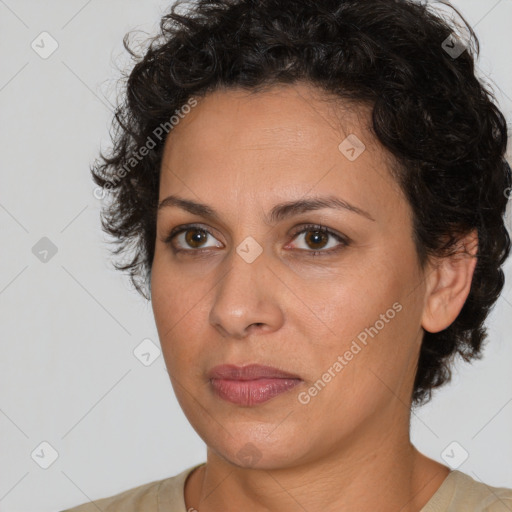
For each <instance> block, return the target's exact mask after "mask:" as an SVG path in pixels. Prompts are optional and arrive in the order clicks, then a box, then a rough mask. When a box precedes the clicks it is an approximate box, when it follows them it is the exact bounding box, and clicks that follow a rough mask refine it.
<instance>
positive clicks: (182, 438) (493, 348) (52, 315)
mask: <svg viewBox="0 0 512 512" xmlns="http://www.w3.org/2000/svg"><path fill="white" fill-rule="evenodd" d="M169 5H170V2H169V1H161V0H159V1H157V0H152V1H145V2H141V1H135V0H130V1H127V0H104V1H99V0H89V1H87V0H66V1H64V0H60V1H57V0H53V1H52V0H50V1H46V2H39V1H35V0H34V1H29V0H5V1H4V0H0V45H1V46H0V48H1V66H0V115H1V123H0V130H1V138H0V140H1V141H2V146H1V153H0V158H1V164H0V168H1V171H0V172H1V181H0V183H1V186H0V227H1V234H2V250H1V251H0V261H1V266H0V315H1V322H0V336H1V356H0V379H1V386H0V453H1V457H0V510H1V511H5V512H19V511H25V512H32V511H33V512H44V511H48V512H49V511H58V510H62V509H63V508H66V507H71V506H74V505H78V504H79V503H83V502H86V501H89V500H90V499H97V498H101V497H105V496H110V495H113V494H116V493H118V492H121V491H122V490H125V489H128V488H131V487H134V486H137V485H141V484H143V483H146V482H150V481H152V480H157V479H161V478H165V477H168V476H172V475H174V474H176V473H178V472H180V471H182V470H184V469H185V468H187V467H190V466H192V465H194V464H196V463H199V462H201V461H203V460H205V457H206V450H205V445H204V443H203V441H202V440H201V439H200V438H199V437H198V435H197V434H196V433H195V431H194V430H193V429H192V427H191V426H190V425H189V423H188V422H187V420H186V418H185V416H184V414H183V413H182V411H181V409H180V407H179V405H178V403H177V401H176V399H175V396H174V393H173V391H172V387H171V384H170V381H169V378H168V375H167V373H166V371H165V365H164V362H163V358H162V356H161V355H160V356H159V357H156V359H155V360H154V361H153V362H152V364H150V365H147V366H146V365H144V364H143V363H142V362H141V361H140V360H139V359H138V358H137V357H136V356H135V354H134V350H135V349H136V347H138V346H139V344H140V343H141V342H143V340H147V339H149V340H151V342H152V343H154V344H155V345H156V346H158V337H157V332H156V327H155V324H154V320H153V316H152V310H151V304H150V303H146V302H145V301H144V300H143V298H142V297H140V296H139V295H137V293H136V292H135V291H134V290H133V288H132V287H131V285H130V283H129V282H128V278H127V277H125V276H123V274H121V273H120V272H116V271H115V270H113V269H112V267H111V257H110V254H109V252H108V251H109V245H108V244H107V240H106V236H105V235H104V234H103V233H102V231H101V229H100V223H99V211H100V206H101V201H100V200H98V199H97V198H96V197H94V195H93V190H94V187H95V185H94V184H93V182H92V180H91V179H90V175H89V164H90V163H91V162H92V160H93V159H94V158H95V157H96V155H97V152H98V149H99V148H100V145H101V147H103V148H106V147H108V142H109V138H108V127H109V124H110V119H111V115H112V112H111V111H112V105H114V104H115V102H116V85H115V80H116V79H117V78H118V77H119V72H118V70H117V68H118V67H123V66H125V65H128V63H129V61H128V59H127V57H126V53H125V52H124V50H123V48H122V43H121V42H122V38H123V36H124V34H125V33H126V32H127V31H129V30H131V29H140V30H144V31H146V32H147V33H154V32H155V30H156V28H157V24H158V21H159V19H160V16H161V15H162V13H163V12H164V11H165V10H166V9H167V8H168V7H169ZM454 5H455V6H457V7H458V8H459V9H460V10H461V12H462V14H463V15H465V16H466V18H467V19H468V21H469V22H470V23H471V24H472V25H473V27H474V28H475V30H476V33H477V35H478V36H479V38H480V41H481V56H480V59H479V62H478V69H479V74H480V75H481V76H482V77H483V78H484V77H485V80H486V81H487V82H489V81H490V82H491V83H492V84H493V88H494V90H495V92H496V96H497V99H498V102H499V105H500V107H501V109H502V111H503V112H504V113H505V115H506V117H507V120H508V121H509V122H510V121H511V119H512V99H511V97H512V60H511V59H510V48H511V47H512V31H511V30H510V28H511V22H512V0H500V1H498V0H492V1H491V0H480V1H479V0H464V1H462V0H460V1H457V2H454ZM43 32H46V34H41V33H43ZM55 45H58V47H56V49H55V51H53V53H51V55H47V53H50V52H51V51H52V50H53V49H54V47H55ZM45 52H46V54H45ZM43 57H45V58H43ZM509 151H510V149H509ZM510 224H511V223H510V213H509V214H508V225H509V226H510ZM44 251H48V252H44ZM42 253H44V256H41V254H42ZM41 258H43V259H44V258H46V261H42V260H41ZM506 276H507V281H506V284H505V288H504V291H503V293H502V296H501V298H500V299H499V301H498V302H497V304H496V306H495V308H494V310H493V311H492V313H491V316H490V318H489V321H488V325H489V334H490V341H489V343H488V345H487V348H486V349H485V355H484V358H483V359H482V360H481V361H478V362H476V363H474V364H472V365H462V364H457V366H456V370H455V373H454V378H453V381H452V383H451V384H450V385H448V386H446V387H445V388H444V389H442V390H440V391H439V392H437V393H436V394H435V396H434V399H433V401H432V402H431V403H430V404H429V405H427V406H425V407H423V408H421V409H419V410H417V411H415V413H414V414H413V417H412V434H411V435H412V439H413V441H414V443H415V444H416V446H417V447H418V448H419V449H420V450H421V451H423V452H424V453H425V454H427V455H428V456H430V457H432V458H434V459H436V460H439V461H441V462H443V463H445V464H446V459H443V454H444V456H446V454H447V453H448V454H449V455H450V456H451V457H452V459H453V458H456V459H457V460H458V461H459V464H460V465H459V466H458V469H459V470H461V471H464V472H466V473H468V474H469V475H471V476H472V477H473V478H475V479H479V480H482V481H484V482H486V483H488V484H491V485H496V486H506V487H512V436H511V435H510V434H511V432H512V372H511V371H510V368H511V362H512V339H511V337H512V291H511V284H510V277H511V263H510V261H509V262H508V263H507V266H506ZM145 343H150V342H148V341H146V342H145ZM148 346H151V345H148ZM143 347H144V345H143ZM136 352H137V351H136ZM156 355H157V354H156ZM153 357H154V355H153V356H152V358H153ZM41 443H43V444H41ZM453 443H455V444H453ZM466 457H467V458H466ZM464 458H465V460H464V461H463V462H461V461H462V459H464ZM45 465H48V467H47V468H46V469H45V468H44V467H43V466H45Z"/></svg>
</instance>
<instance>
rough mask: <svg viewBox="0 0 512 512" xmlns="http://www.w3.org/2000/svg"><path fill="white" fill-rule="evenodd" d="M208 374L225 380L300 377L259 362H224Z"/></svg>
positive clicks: (210, 376)
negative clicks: (242, 364) (234, 363)
mask: <svg viewBox="0 0 512 512" xmlns="http://www.w3.org/2000/svg"><path fill="white" fill-rule="evenodd" d="M208 376H209V378H210V379H225V380H257V379H300V377H299V376H298V375H294V374H292V373H289V372H285V371H283V370H278V369H277V368H273V367H272V366H263V365H259V364H249V365H247V366H236V365H233V364H223V365H220V366H215V367H214V368H212V370H211V371H210V373H209V375H208Z"/></svg>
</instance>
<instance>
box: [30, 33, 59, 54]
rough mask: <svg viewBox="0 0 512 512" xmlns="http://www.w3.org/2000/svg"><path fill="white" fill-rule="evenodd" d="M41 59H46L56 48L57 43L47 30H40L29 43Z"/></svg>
mask: <svg viewBox="0 0 512 512" xmlns="http://www.w3.org/2000/svg"><path fill="white" fill-rule="evenodd" d="M30 46H31V48H32V50H34V51H35V52H36V53H37V55H39V57H41V59H47V58H48V57H50V56H51V55H53V53H54V52H55V51H56V50H57V48H58V47H59V43H58V42H57V40H56V39H55V38H54V37H53V36H52V35H51V34H49V33H48V32H41V33H40V34H39V35H38V36H37V37H36V38H35V39H34V40H33V41H32V43H31V44H30Z"/></svg>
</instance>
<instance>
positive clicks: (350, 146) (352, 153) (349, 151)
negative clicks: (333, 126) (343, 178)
mask: <svg viewBox="0 0 512 512" xmlns="http://www.w3.org/2000/svg"><path fill="white" fill-rule="evenodd" d="M338 149H339V150H340V152H341V154H342V155H343V156H345V158H347V160H350V161H351V162H353V161H354V160H356V159H357V158H359V156H360V155H361V154H362V153H363V152H364V150H365V149H366V146H365V145H364V144H363V142H362V141H361V140H360V139H359V137H357V135H355V134H354V133H351V134H350V135H348V136H347V138H346V139H345V140H343V141H342V142H341V143H340V144H339V145H338Z"/></svg>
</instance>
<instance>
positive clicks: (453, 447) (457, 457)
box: [441, 441, 469, 469]
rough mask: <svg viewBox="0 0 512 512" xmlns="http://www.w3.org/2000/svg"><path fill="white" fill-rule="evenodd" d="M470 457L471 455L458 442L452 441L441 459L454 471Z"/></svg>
mask: <svg viewBox="0 0 512 512" xmlns="http://www.w3.org/2000/svg"><path fill="white" fill-rule="evenodd" d="M468 457H469V453H468V452H467V451H466V450H465V449H464V447H463V446H462V445H461V444H460V443H458V442H457V441H452V442H451V443H450V444H449V445H448V446H447V447H446V448H445V449H444V450H443V451H442V453H441V458H442V459H443V460H444V461H445V462H446V464H448V466H450V467H451V468H452V469H457V468H458V467H460V466H461V465H462V464H464V462H466V460H467V458H468Z"/></svg>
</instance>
